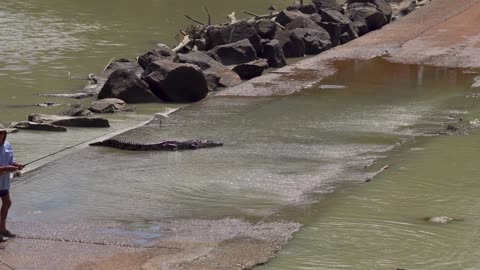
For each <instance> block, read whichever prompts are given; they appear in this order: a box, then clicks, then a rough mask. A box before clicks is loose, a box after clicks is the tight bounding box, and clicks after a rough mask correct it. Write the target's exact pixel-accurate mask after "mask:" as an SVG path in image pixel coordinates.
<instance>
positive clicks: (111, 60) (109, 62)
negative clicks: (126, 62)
mask: <svg viewBox="0 0 480 270" xmlns="http://www.w3.org/2000/svg"><path fill="white" fill-rule="evenodd" d="M113 60H115V57H113V58H112V59H110V61H108V64H107V65H106V66H105V68H104V69H103V72H105V70H107V68H108V66H110V64H111V63H112V62H113Z"/></svg>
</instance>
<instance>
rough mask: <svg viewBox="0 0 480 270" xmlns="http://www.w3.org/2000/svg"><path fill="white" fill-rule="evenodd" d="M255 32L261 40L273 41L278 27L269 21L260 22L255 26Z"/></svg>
mask: <svg viewBox="0 0 480 270" xmlns="http://www.w3.org/2000/svg"><path fill="white" fill-rule="evenodd" d="M255 30H257V33H258V35H259V36H260V37H261V38H265V39H273V37H274V36H275V33H276V32H277V31H278V30H279V27H278V25H277V24H276V23H275V22H272V21H271V20H261V21H259V22H257V23H256V24H255Z"/></svg>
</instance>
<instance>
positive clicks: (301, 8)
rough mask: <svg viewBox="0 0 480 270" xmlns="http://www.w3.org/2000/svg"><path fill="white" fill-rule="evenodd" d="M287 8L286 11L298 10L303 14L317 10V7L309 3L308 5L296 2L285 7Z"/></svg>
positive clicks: (313, 12)
mask: <svg viewBox="0 0 480 270" xmlns="http://www.w3.org/2000/svg"><path fill="white" fill-rule="evenodd" d="M287 10H288V11H295V10H298V11H300V12H302V13H303V14H309V15H310V14H315V13H317V12H318V10H317V7H316V6H315V5H313V4H310V5H300V4H296V5H293V6H289V7H287Z"/></svg>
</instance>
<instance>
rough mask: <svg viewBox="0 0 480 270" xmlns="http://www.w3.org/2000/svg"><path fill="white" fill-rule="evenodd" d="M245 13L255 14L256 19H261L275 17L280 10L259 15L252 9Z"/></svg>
mask: <svg viewBox="0 0 480 270" xmlns="http://www.w3.org/2000/svg"><path fill="white" fill-rule="evenodd" d="M243 13H245V14H247V15H250V16H253V17H254V18H255V19H256V20H259V19H269V18H273V17H276V16H278V14H280V12H275V13H270V14H266V15H257V14H255V13H253V12H250V11H245V10H244V11H243Z"/></svg>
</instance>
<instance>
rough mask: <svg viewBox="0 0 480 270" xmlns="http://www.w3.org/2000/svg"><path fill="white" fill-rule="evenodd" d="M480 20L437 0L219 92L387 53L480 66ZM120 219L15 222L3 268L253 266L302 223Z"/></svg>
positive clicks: (250, 89) (302, 83)
mask: <svg viewBox="0 0 480 270" xmlns="http://www.w3.org/2000/svg"><path fill="white" fill-rule="evenodd" d="M479 20H480V0H434V1H433V2H432V3H431V4H428V5H427V6H425V7H422V8H420V9H418V10H416V11H415V12H413V13H412V14H410V15H408V16H407V17H405V18H402V19H401V20H399V21H396V22H394V23H392V24H390V25H388V26H386V27H384V28H383V29H381V30H380V31H376V32H372V33H369V34H368V35H366V36H363V37H361V38H359V39H357V40H354V41H352V42H350V43H348V44H346V45H343V46H339V47H336V48H334V49H332V50H330V51H327V52H325V53H322V54H320V55H318V56H315V57H312V58H309V59H306V60H303V61H301V62H298V63H296V64H294V65H292V66H288V67H285V68H282V69H280V70H278V71H277V72H276V73H272V74H268V75H265V76H262V77H259V78H256V79H253V80H251V81H249V82H246V83H244V84H242V85H239V86H237V87H233V88H230V89H227V90H225V91H223V92H221V93H219V94H218V95H224V96H231V95H234V96H237V95H238V96H270V95H287V94H291V93H293V92H296V91H298V90H300V89H302V88H305V87H309V86H311V85H312V84H315V83H318V82H320V81H321V80H322V79H323V78H325V77H326V76H328V75H331V74H333V73H334V72H335V69H334V68H333V67H332V62H333V61H335V60H338V59H370V58H374V57H377V56H385V57H388V58H389V59H390V60H391V61H395V62H399V63H418V64H426V65H438V66H449V67H480V61H479V60H480V59H478V58H479V57H480V56H479V55H480V28H478V27H477V24H478V21H479ZM205 102H208V100H207V101H205ZM132 132H133V133H132ZM130 135H131V136H134V135H135V130H133V131H130ZM119 226H120V227H121V224H120V225H119V224H112V225H111V226H110V225H106V224H101V225H95V224H83V225H82V224H75V225H68V224H66V225H58V224H15V223H13V224H12V228H15V231H16V232H18V234H19V236H20V237H19V238H18V239H15V240H11V241H9V242H8V243H7V244H6V245H5V244H3V245H2V247H4V248H5V249H3V250H0V270H3V269H82V270H83V269H250V268H252V267H253V266H255V265H258V264H261V263H265V262H267V261H268V260H270V259H271V258H272V257H273V256H274V254H275V253H276V252H277V251H278V250H279V249H280V248H281V247H282V246H284V245H285V244H286V242H287V241H288V240H289V239H290V238H291V237H292V235H293V233H294V232H296V231H297V230H298V229H299V228H300V225H299V224H297V223H293V222H285V223H249V222H245V221H241V220H237V219H222V220H215V221H206V220H203V221H202V220H183V221H174V222H169V223H165V224H156V226H157V227H159V228H160V229H158V230H157V233H158V232H160V233H159V234H158V235H155V236H153V237H152V238H151V241H149V242H148V243H138V242H136V241H135V239H136V237H135V233H136V232H132V231H128V230H126V231H122V232H121V233H112V232H109V233H105V230H108V228H117V227H119ZM145 233H148V232H145Z"/></svg>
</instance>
